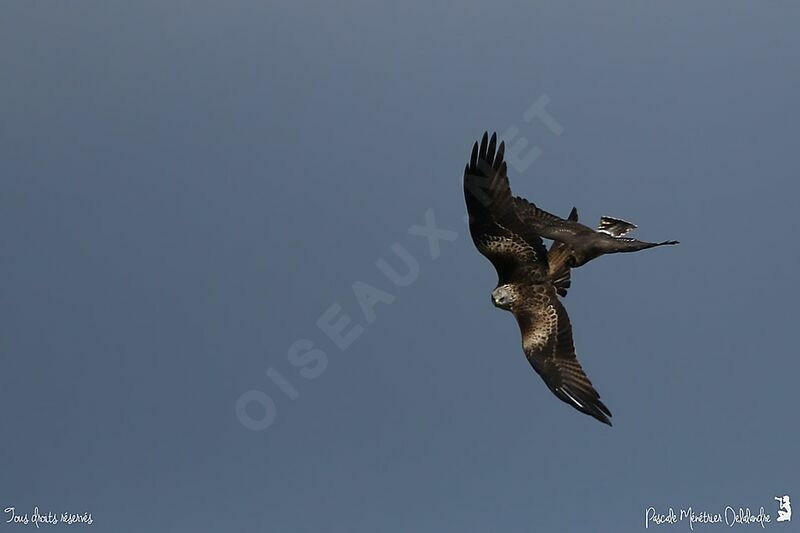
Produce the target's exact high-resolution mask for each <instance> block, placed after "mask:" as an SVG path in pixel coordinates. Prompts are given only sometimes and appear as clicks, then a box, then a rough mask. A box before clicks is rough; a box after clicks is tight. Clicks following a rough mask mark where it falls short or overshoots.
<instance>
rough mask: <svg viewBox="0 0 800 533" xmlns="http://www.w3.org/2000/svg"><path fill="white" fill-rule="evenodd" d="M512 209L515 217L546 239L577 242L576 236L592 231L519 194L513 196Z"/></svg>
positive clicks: (571, 243)
mask: <svg viewBox="0 0 800 533" xmlns="http://www.w3.org/2000/svg"><path fill="white" fill-rule="evenodd" d="M514 209H515V211H516V212H517V217H518V218H519V220H520V222H522V223H523V224H524V225H525V227H526V228H529V229H530V231H532V232H535V233H536V234H538V235H541V236H542V237H544V238H546V239H552V240H554V241H561V242H564V243H566V244H570V245H573V244H579V243H578V242H577V241H578V238H579V237H581V236H584V235H588V234H591V233H593V232H594V230H592V229H591V228H589V227H586V226H584V225H583V224H581V223H580V222H578V221H577V219H576V220H564V219H563V218H561V217H559V216H556V215H553V214H551V213H548V212H547V211H545V210H544V209H540V208H538V207H537V206H536V204H534V203H532V202H529V201H528V200H526V199H525V198H521V197H519V196H516V197H514Z"/></svg>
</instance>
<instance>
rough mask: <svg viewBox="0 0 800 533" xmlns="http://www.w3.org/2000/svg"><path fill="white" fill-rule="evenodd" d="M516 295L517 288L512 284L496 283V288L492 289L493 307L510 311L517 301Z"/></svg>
mask: <svg viewBox="0 0 800 533" xmlns="http://www.w3.org/2000/svg"><path fill="white" fill-rule="evenodd" d="M517 296H518V295H517V290H516V288H515V287H514V286H513V285H509V284H505V285H498V286H497V288H495V290H493V291H492V303H493V304H494V305H495V307H499V308H500V309H505V310H506V311H511V308H512V307H513V306H514V303H515V302H516V301H517Z"/></svg>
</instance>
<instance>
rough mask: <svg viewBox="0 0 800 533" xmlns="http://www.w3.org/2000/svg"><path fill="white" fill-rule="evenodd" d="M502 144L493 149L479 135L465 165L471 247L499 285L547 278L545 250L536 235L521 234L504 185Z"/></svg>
mask: <svg viewBox="0 0 800 533" xmlns="http://www.w3.org/2000/svg"><path fill="white" fill-rule="evenodd" d="M504 152H505V144H504V143H500V146H499V147H498V146H497V135H496V134H492V138H491V140H490V139H489V137H488V134H487V133H484V134H483V138H482V139H481V142H480V145H478V143H475V144H474V145H473V147H472V155H471V157H470V161H469V164H467V166H466V168H465V169H464V199H465V201H466V204H467V212H468V213H469V229H470V234H471V235H472V240H473V242H474V243H475V246H476V247H477V248H478V251H480V252H481V253H482V254H483V255H485V256H486V257H487V258H488V259H489V260H490V261H491V262H492V264H493V265H494V267H495V269H496V270H497V275H498V277H499V278H500V280H501V281H502V282H508V281H514V280H526V281H531V282H541V281H544V280H546V279H547V272H548V269H547V250H546V249H545V247H544V244H543V243H542V240H541V239H540V238H539V237H538V235H536V234H534V233H531V232H525V231H522V230H524V226H523V225H522V224H521V223H520V220H519V218H517V214H516V212H515V210H514V200H513V197H512V196H511V188H510V187H509V184H508V173H507V167H506V163H505V161H504V160H503V154H504Z"/></svg>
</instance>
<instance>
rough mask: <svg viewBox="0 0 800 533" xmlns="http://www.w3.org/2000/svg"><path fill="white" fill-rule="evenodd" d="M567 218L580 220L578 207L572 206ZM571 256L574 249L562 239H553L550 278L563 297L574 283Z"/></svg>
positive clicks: (549, 262) (548, 256)
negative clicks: (570, 264) (571, 276)
mask: <svg viewBox="0 0 800 533" xmlns="http://www.w3.org/2000/svg"><path fill="white" fill-rule="evenodd" d="M567 220H571V221H573V222H577V221H578V210H577V209H576V208H574V207H573V208H572V211H570V212H569V216H568V217H567ZM571 256H572V251H571V250H570V248H569V246H567V245H566V244H564V243H563V242H560V241H553V244H552V245H551V246H550V250H549V251H548V252H547V262H548V264H549V265H550V280H551V282H552V283H553V286H554V287H555V288H556V293H557V294H558V295H559V296H562V297H563V296H566V295H567V289H569V288H570V286H571V285H572V280H571V278H570V271H571V270H570V266H569V259H570V257H571Z"/></svg>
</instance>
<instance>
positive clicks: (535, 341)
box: [464, 134, 611, 425]
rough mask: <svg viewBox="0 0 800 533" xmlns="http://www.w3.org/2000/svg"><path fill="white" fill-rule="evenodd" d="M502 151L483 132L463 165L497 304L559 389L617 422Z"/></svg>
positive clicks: (579, 405) (474, 231) (476, 238)
mask: <svg viewBox="0 0 800 533" xmlns="http://www.w3.org/2000/svg"><path fill="white" fill-rule="evenodd" d="M504 151H505V145H504V143H500V145H499V147H498V146H497V136H496V135H492V138H491V140H489V138H488V135H487V134H484V135H483V138H482V139H481V142H480V145H478V143H475V145H474V146H473V148H472V155H471V157H470V161H469V163H468V164H467V166H466V168H465V170H464V198H465V201H466V204H467V212H468V214H469V229H470V235H471V236H472V240H473V242H474V243H475V246H476V247H477V248H478V251H479V252H480V253H481V254H483V255H484V256H486V258H488V259H489V261H490V262H491V263H492V265H494V267H495V270H496V271H497V278H498V281H497V286H496V288H495V289H494V290H493V291H492V302H493V303H494V305H495V306H497V307H499V308H501V309H505V310H507V311H510V312H511V313H512V314H513V315H514V316H515V318H516V319H517V323H518V324H519V327H520V330H521V332H522V349H523V351H524V352H525V356H526V357H527V359H528V361H529V362H530V364H531V365H532V366H533V368H534V370H536V372H537V373H538V374H539V376H541V378H542V379H543V380H544V382H545V384H546V385H547V386H548V388H549V389H550V390H551V391H552V392H553V394H555V395H556V396H557V397H558V398H559V399H560V400H562V401H563V402H566V403H568V404H569V405H571V406H572V407H574V408H575V409H578V410H579V411H581V412H583V413H585V414H587V415H589V416H592V417H594V418H596V419H597V420H599V421H600V422H603V423H605V424H608V425H611V421H610V420H609V419H610V417H611V411H609V409H608V407H606V406H605V404H603V402H602V401H601V400H600V395H599V394H598V393H597V391H596V390H595V389H594V386H593V385H592V382H591V381H590V380H589V378H588V377H587V376H586V373H585V372H584V370H583V368H582V367H581V365H580V363H579V362H578V359H577V357H576V356H575V347H574V345H573V341H572V326H571V325H570V321H569V316H568V315H567V311H566V309H565V308H564V306H563V305H562V304H561V302H560V300H559V299H558V296H557V294H556V291H557V289H558V287H560V286H561V287H563V283H564V280H563V277H564V275H563V273H562V272H558V271H557V272H555V273H551V271H550V268H549V263H548V257H547V254H548V252H547V249H546V248H545V247H544V243H543V242H542V239H541V234H540V233H539V227H538V226H536V225H531V224H528V223H526V222H524V221H523V220H522V219H521V217H520V216H519V214H518V212H517V209H516V203H515V200H514V197H513V196H512V195H511V189H510V187H509V184H508V175H507V169H506V163H505V161H504V160H503V155H504ZM559 220H560V219H559ZM566 280H567V281H568V280H569V269H568V267H567V270H566ZM564 289H565V287H564Z"/></svg>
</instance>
